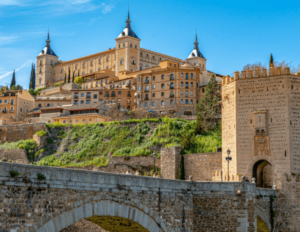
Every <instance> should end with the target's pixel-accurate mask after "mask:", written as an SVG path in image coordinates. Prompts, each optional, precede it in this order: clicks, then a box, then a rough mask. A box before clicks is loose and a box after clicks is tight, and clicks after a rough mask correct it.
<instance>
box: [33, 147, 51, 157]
mask: <svg viewBox="0 0 300 232" xmlns="http://www.w3.org/2000/svg"><path fill="white" fill-rule="evenodd" d="M47 150H48V149H47ZM44 151H46V149H41V150H38V151H37V152H36V153H35V154H34V157H35V158H38V157H39V156H40V154H42V153H43V152H44Z"/></svg>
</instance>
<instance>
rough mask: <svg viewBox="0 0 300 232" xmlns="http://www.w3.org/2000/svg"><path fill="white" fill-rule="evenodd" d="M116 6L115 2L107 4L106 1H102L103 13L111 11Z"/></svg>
mask: <svg viewBox="0 0 300 232" xmlns="http://www.w3.org/2000/svg"><path fill="white" fill-rule="evenodd" d="M114 7H115V5H114V4H110V5H106V4H105V3H102V13H103V14H107V13H109V12H111V11H112V9H113V8H114Z"/></svg>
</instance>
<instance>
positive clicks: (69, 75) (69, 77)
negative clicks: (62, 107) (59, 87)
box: [68, 69, 71, 83]
mask: <svg viewBox="0 0 300 232" xmlns="http://www.w3.org/2000/svg"><path fill="white" fill-rule="evenodd" d="M70 72H71V71H70V69H69V72H68V83H70V81H71V74H70Z"/></svg>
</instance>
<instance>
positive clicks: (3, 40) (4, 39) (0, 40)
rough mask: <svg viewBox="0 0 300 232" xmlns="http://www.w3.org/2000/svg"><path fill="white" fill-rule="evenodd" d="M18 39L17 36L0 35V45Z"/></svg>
mask: <svg viewBox="0 0 300 232" xmlns="http://www.w3.org/2000/svg"><path fill="white" fill-rule="evenodd" d="M17 39H18V36H1V35H0V46H1V45H5V44H10V43H13V42H15V41H16V40H17Z"/></svg>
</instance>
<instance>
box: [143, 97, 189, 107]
mask: <svg viewBox="0 0 300 232" xmlns="http://www.w3.org/2000/svg"><path fill="white" fill-rule="evenodd" d="M189 102H190V104H191V105H193V104H194V101H193V99H190V101H189V99H185V104H186V105H189ZM180 103H181V104H184V99H181V100H180ZM155 104H156V103H155V101H153V102H152V106H155ZM160 104H161V106H164V105H165V100H161V102H160ZM144 105H145V108H147V107H148V106H149V102H144ZM170 105H171V106H173V105H174V100H173V99H171V100H170ZM140 107H143V102H140Z"/></svg>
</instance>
